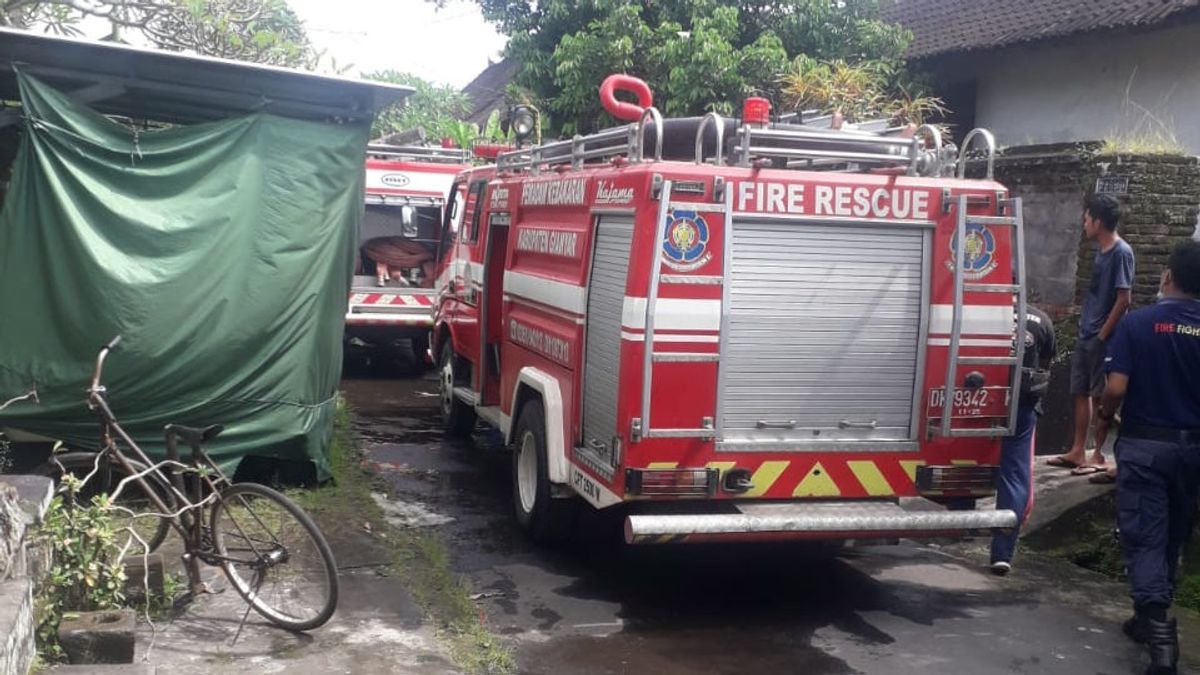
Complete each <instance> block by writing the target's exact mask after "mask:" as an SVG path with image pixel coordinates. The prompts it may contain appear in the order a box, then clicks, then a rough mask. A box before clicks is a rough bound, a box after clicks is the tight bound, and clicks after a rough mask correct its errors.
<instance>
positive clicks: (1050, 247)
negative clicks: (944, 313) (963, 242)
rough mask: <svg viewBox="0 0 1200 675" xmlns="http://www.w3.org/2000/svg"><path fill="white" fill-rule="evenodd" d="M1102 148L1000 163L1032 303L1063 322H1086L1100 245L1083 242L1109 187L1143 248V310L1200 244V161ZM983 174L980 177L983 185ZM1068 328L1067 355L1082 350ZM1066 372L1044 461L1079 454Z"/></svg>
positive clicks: (1077, 146)
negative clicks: (1014, 205)
mask: <svg viewBox="0 0 1200 675" xmlns="http://www.w3.org/2000/svg"><path fill="white" fill-rule="evenodd" d="M1100 150H1101V148H1100V144H1099V143H1072V144H1059V145H1035V146H1025V147H1018V148H1009V149H1006V150H1005V151H1004V153H1003V154H1002V156H1000V157H999V158H998V159H997V160H996V179H997V180H998V181H1000V182H1001V183H1003V184H1004V185H1005V186H1007V187H1008V188H1009V190H1010V191H1011V192H1012V195H1013V196H1014V197H1021V198H1022V200H1023V204H1024V215H1025V235H1026V236H1025V253H1026V263H1027V265H1026V270H1027V278H1026V283H1027V285H1028V297H1029V300H1030V302H1032V303H1033V304H1035V305H1037V306H1038V307H1041V308H1042V309H1043V310H1045V311H1046V312H1047V313H1048V314H1050V315H1051V316H1053V317H1054V318H1055V319H1068V318H1070V317H1073V316H1075V315H1077V314H1078V311H1079V303H1080V301H1081V299H1082V296H1083V293H1084V291H1085V290H1086V288H1087V282H1088V280H1089V279H1090V277H1091V271H1092V261H1093V259H1094V257H1095V254H1096V245H1095V244H1094V243H1092V242H1090V241H1087V239H1086V238H1085V237H1084V236H1083V222H1082V211H1083V204H1084V200H1085V199H1086V198H1087V196H1088V195H1090V194H1092V193H1093V192H1094V191H1095V189H1096V187H1097V179H1102V182H1103V183H1105V184H1106V185H1105V186H1104V187H1105V188H1106V190H1112V191H1113V192H1114V196H1116V197H1117V198H1118V199H1119V200H1120V201H1121V205H1122V214H1121V227H1120V233H1121V236H1123V237H1124V238H1125V239H1126V240H1128V242H1129V244H1130V245H1131V246H1132V247H1133V251H1134V255H1135V257H1136V264H1137V270H1136V276H1135V279H1134V288H1133V304H1134V307H1139V306H1145V305H1147V304H1151V303H1153V302H1154V298H1155V294H1156V293H1157V291H1158V281H1159V276H1160V275H1161V273H1162V270H1163V268H1164V267H1165V266H1166V261H1167V256H1168V255H1169V253H1170V250H1171V249H1172V248H1173V247H1174V246H1175V244H1177V243H1178V242H1180V241H1183V240H1185V239H1187V238H1188V237H1195V236H1196V234H1197V214H1198V213H1200V208H1198V207H1200V160H1198V159H1197V158H1195V157H1181V156H1166V155H1105V154H1101V152H1100ZM977 172H978V170H977V169H976V170H974V173H973V175H977ZM1075 330H1076V329H1075V324H1074V322H1072V321H1069V320H1068V321H1065V322H1064V323H1063V324H1062V331H1060V337H1061V338H1063V339H1062V341H1061V346H1060V351H1061V352H1065V351H1067V350H1069V349H1070V348H1071V347H1072V346H1073V345H1074V337H1075ZM1067 376H1068V369H1067V368H1066V367H1065V362H1063V363H1060V365H1059V367H1057V368H1056V369H1055V375H1054V379H1053V380H1052V382H1051V389H1050V391H1049V393H1048V394H1047V398H1046V402H1045V408H1046V414H1045V416H1044V417H1043V418H1042V421H1041V422H1040V423H1039V425H1038V441H1037V443H1038V448H1039V452H1041V453H1043V454H1045V453H1051V452H1057V451H1059V450H1060V449H1061V448H1063V447H1065V446H1067V445H1069V444H1070V435H1071V419H1072V415H1073V413H1072V410H1071V406H1072V401H1071V396H1070V392H1069V388H1068V386H1067Z"/></svg>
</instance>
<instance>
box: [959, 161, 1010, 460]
mask: <svg viewBox="0 0 1200 675" xmlns="http://www.w3.org/2000/svg"><path fill="white" fill-rule="evenodd" d="M989 173H991V168H990V166H989ZM967 205H968V198H967V195H960V196H959V198H958V203H957V207H958V216H957V222H956V225H955V230H954V231H955V244H954V260H955V264H954V307H953V312H954V313H953V318H952V319H951V327H950V353H949V355H948V357H947V361H946V364H947V365H946V389H945V397H944V399H943V401H942V419H941V425H940V426H941V429H940V431H941V435H942V436H947V437H996V436H1011V435H1012V434H1013V433H1015V432H1016V428H1017V395H1018V393H1019V392H1020V390H1021V364H1022V363H1023V362H1024V360H1025V339H1024V338H1025V229H1024V228H1025V219H1024V214H1023V211H1022V209H1021V200H1020V198H1013V199H1008V200H1000V199H999V198H998V195H997V200H996V213H997V215H995V216H979V215H972V214H969V213H967ZM1006 205H1007V209H1005V206H1006ZM1006 210H1007V214H1008V215H1004V214H1005V211H1006ZM972 225H979V226H991V227H998V228H1003V229H1005V230H1007V231H1008V232H1009V235H1010V242H1011V252H1012V267H1013V282H1014V283H1011V284H994V283H968V282H967V281H966V279H965V276H966V272H965V269H964V265H965V264H966V260H965V258H966V241H967V232H968V228H969V227H970V226H972ZM964 293H1006V294H1009V295H1014V296H1016V317H1014V318H1015V333H1014V334H1013V335H1014V340H1013V343H1014V344H1013V353H1012V354H1011V355H1009V356H962V355H961V354H960V353H959V348H960V346H961V342H962V324H963V294H964ZM959 366H1009V367H1010V368H1012V377H1011V385H1010V386H1011V389H1010V390H1009V399H1008V400H1009V412H1008V423H1007V424H1006V425H1005V426H1003V427H998V426H992V427H987V428H968V429H955V428H953V427H952V422H953V416H952V413H953V411H954V390H955V389H956V388H957V381H958V369H959Z"/></svg>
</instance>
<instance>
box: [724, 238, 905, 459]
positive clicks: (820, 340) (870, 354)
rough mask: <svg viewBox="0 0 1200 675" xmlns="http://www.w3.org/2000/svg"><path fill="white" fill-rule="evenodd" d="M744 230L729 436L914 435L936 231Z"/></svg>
mask: <svg viewBox="0 0 1200 675" xmlns="http://www.w3.org/2000/svg"><path fill="white" fill-rule="evenodd" d="M733 232H734V234H733V250H732V264H731V269H732V275H731V286H730V308H729V309H730V321H729V334H728V335H726V336H725V344H726V347H725V353H724V355H723V359H722V360H723V363H722V366H723V367H726V368H728V372H727V374H726V376H725V389H724V391H723V392H722V407H723V417H722V425H723V427H724V438H725V439H726V440H730V441H738V440H743V441H751V442H753V441H771V442H792V441H796V442H797V443H798V446H797V448H798V449H802V447H801V446H800V445H799V444H803V443H807V444H809V445H810V446H812V447H818V446H819V444H820V443H821V442H852V441H909V440H911V439H912V438H913V430H912V428H911V427H912V410H913V408H912V401H913V391H914V382H915V378H916V376H917V372H916V371H917V362H918V351H917V350H918V349H919V348H920V345H919V344H918V343H919V340H920V320H921V303H922V293H923V284H924V278H925V274H926V272H925V270H924V269H923V268H924V265H925V255H924V249H925V240H926V239H925V233H924V232H923V231H922V230H921V229H918V228H901V227H896V228H885V227H875V226H868V225H842V224H820V223H815V224H814V223H797V222H786V221H768V222H764V221H753V220H747V221H741V222H736V223H734V226H733Z"/></svg>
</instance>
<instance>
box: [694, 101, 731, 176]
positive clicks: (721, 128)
mask: <svg viewBox="0 0 1200 675" xmlns="http://www.w3.org/2000/svg"><path fill="white" fill-rule="evenodd" d="M709 122H712V123H713V125H715V126H716V129H717V154H716V156H715V157H713V164H716V165H718V166H719V165H720V164H721V161H722V160H723V159H724V150H725V147H724V146H725V120H724V119H723V118H722V117H721V116H720V115H718V114H717V113H715V112H710V113H708V114H707V115H705V116H704V119H702V120H700V128H699V129H697V130H696V163H697V164H703V163H704V130H705V129H707V128H708V123H709Z"/></svg>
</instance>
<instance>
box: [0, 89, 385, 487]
mask: <svg viewBox="0 0 1200 675" xmlns="http://www.w3.org/2000/svg"><path fill="white" fill-rule="evenodd" d="M18 76H19V81H20V84H21V99H22V104H23V106H24V114H25V119H24V133H23V134H22V139H21V145H20V148H19V150H18V154H17V158H16V161H15V164H14V166H13V172H12V181H11V184H10V186H9V190H8V193H7V198H6V199H5V203H4V207H3V211H2V212H0V402H2V401H4V400H5V399H7V398H9V397H10V396H14V395H17V394H20V393H23V392H25V391H27V390H28V389H29V388H30V386H31V385H33V384H34V383H36V387H37V391H38V394H39V397H40V402H39V403H36V404H35V403H32V402H23V403H19V404H16V405H14V406H12V407H10V408H9V409H7V410H4V411H0V427H8V428H15V429H20V430H23V431H28V432H32V433H36V434H40V435H43V436H47V437H51V438H55V439H61V440H63V441H64V442H66V443H67V444H68V445H70V446H72V447H80V448H94V447H95V446H96V443H97V429H98V427H97V424H96V420H95V418H94V416H93V414H92V413H91V412H90V411H89V410H88V409H87V406H86V404H85V401H84V389H85V387H86V386H87V382H88V380H89V377H90V371H91V366H92V363H93V360H94V358H95V356H96V352H97V350H98V348H99V347H100V345H101V344H103V343H104V342H106V341H108V339H109V338H111V337H112V336H114V335H117V334H120V335H122V336H123V337H124V341H123V342H122V344H121V347H120V349H119V350H118V351H117V352H116V353H114V355H113V356H112V357H111V358H110V359H109V365H108V368H107V370H106V375H105V384H106V385H107V386H108V390H109V395H110V401H111V404H112V408H113V410H114V411H115V412H116V414H117V416H118V418H119V419H120V420H121V421H122V422H123V423H124V424H125V425H126V427H127V429H128V430H130V431H131V432H132V433H133V435H134V437H135V439H137V440H138V442H139V443H140V442H143V441H144V442H145V443H146V444H147V445H148V446H150V447H149V448H148V449H150V450H152V451H153V452H155V453H160V452H161V447H162V427H163V425H164V424H165V423H168V422H175V423H180V424H189V425H194V426H199V425H206V424H213V423H221V424H224V425H225V426H226V431H225V433H224V434H223V435H222V436H221V437H220V438H219V439H218V440H217V441H215V442H214V443H213V445H212V447H211V453H212V455H213V456H214V457H215V458H216V459H218V460H219V461H220V462H221V463H222V464H223V465H224V466H226V467H233V466H236V464H237V463H238V462H239V461H240V460H241V459H242V458H243V457H246V456H250V455H254V456H264V457H274V458H282V459H291V460H305V459H311V460H312V461H313V462H314V463H315V464H316V467H317V469H318V474H319V475H320V476H322V477H324V476H325V475H327V466H326V451H327V447H328V442H329V439H330V436H331V429H332V419H333V413H334V406H335V396H336V392H337V384H338V378H339V376H340V372H341V337H342V321H343V317H344V315H345V309H346V300H347V295H348V293H349V283H350V277H351V269H352V264H353V257H354V251H355V245H356V243H357V234H358V226H359V220H360V217H361V216H360V212H361V209H362V193H363V184H362V181H363V169H362V167H363V163H364V155H365V151H366V141H367V134H368V131H369V127H368V125H367V124H365V123H362V124H348V125H340V124H332V123H331V124H321V123H316V122H309V121H298V120H293V119H285V118H281V117H276V116H272V115H267V114H256V115H250V116H247V117H242V118H238V119H231V120H227V121H222V122H216V123H211V124H202V125H196V126H188V127H176V128H170V129H165V130H152V131H141V132H135V131H133V130H131V129H130V128H129V127H126V126H124V125H121V124H117V123H115V122H113V121H110V120H109V119H107V118H105V117H103V116H101V115H98V114H96V113H95V112H94V111H92V110H90V109H88V108H87V107H86V106H84V105H82V104H80V103H78V102H76V101H74V100H72V99H71V98H70V97H68V96H66V95H64V94H62V93H60V92H57V91H55V90H54V89H52V88H50V87H48V86H46V85H44V84H42V83H40V82H38V81H37V80H36V79H34V78H31V77H28V76H27V75H24V74H21V73H18ZM160 456H161V455H160Z"/></svg>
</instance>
